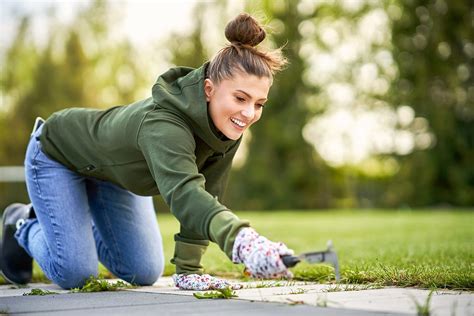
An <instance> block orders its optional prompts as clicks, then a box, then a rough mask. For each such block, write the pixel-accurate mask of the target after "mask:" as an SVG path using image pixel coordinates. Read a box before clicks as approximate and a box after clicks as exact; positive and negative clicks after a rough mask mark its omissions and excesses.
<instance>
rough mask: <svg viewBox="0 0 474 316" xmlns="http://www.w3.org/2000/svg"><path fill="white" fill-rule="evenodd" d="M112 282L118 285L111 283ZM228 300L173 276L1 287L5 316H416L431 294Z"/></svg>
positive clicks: (344, 292)
mask: <svg viewBox="0 0 474 316" xmlns="http://www.w3.org/2000/svg"><path fill="white" fill-rule="evenodd" d="M112 282H113V281H112ZM32 288H41V289H44V290H49V291H55V292H58V294H55V295H46V296H23V293H27V292H30V291H31V289H32ZM236 293H237V295H238V297H237V298H234V299H229V300H222V299H208V300H198V299H196V298H194V297H193V295H192V294H193V292H192V291H181V290H179V289H177V288H175V287H174V285H173V281H172V280H171V278H170V277H164V278H162V279H160V280H159V281H158V282H157V283H155V284H154V285H153V286H147V287H139V288H136V289H127V290H125V291H119V292H98V293H69V291H65V290H62V289H60V288H59V287H58V286H56V285H53V284H41V283H33V284H30V285H29V286H28V287H27V288H17V287H13V286H11V285H3V286H0V314H1V313H2V312H3V313H8V314H14V315H23V314H25V315H26V314H28V315H46V314H47V315H83V314H87V315H99V314H100V315H103V314H104V313H110V314H113V315H125V314H130V313H133V314H139V315H148V314H150V315H151V314H153V315H156V314H157V313H158V314H160V315H171V314H173V315H175V314H183V315H209V314H211V313H217V314H219V315H221V314H224V315H242V314H248V315H289V314H296V315H354V316H355V315H416V303H415V301H417V302H419V303H420V304H424V303H425V301H426V298H427V296H428V294H429V291H427V290H419V289H412V288H406V289H405V288H382V289H370V288H367V286H356V285H326V284H317V283H308V282H294V281H278V282H276V281H258V282H248V283H244V288H243V289H241V290H238V291H236ZM429 306H430V310H431V315H458V316H460V315H469V316H473V315H474V294H473V293H470V292H456V291H437V292H434V293H433V296H432V299H431V303H430V305H429Z"/></svg>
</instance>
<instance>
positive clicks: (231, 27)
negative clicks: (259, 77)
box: [225, 13, 266, 47]
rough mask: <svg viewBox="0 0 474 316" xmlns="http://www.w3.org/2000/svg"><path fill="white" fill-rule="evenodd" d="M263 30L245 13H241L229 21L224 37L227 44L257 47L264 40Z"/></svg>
mask: <svg viewBox="0 0 474 316" xmlns="http://www.w3.org/2000/svg"><path fill="white" fill-rule="evenodd" d="M265 36H266V34H265V30H264V29H263V28H262V27H261V26H260V24H259V23H258V22H257V21H256V20H255V19H254V18H253V17H251V16H250V15H248V14H247V13H241V14H239V15H238V16H237V17H235V19H233V20H232V21H230V22H229V23H228V24H227V26H226V28H225V37H226V38H227V39H228V40H229V42H231V43H234V42H237V43H240V44H244V45H249V46H252V47H253V46H257V45H258V44H259V43H260V42H262V41H263V40H264V39H265Z"/></svg>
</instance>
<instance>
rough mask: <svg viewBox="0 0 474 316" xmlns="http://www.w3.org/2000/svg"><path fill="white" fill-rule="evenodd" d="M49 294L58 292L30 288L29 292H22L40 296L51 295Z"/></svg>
mask: <svg viewBox="0 0 474 316" xmlns="http://www.w3.org/2000/svg"><path fill="white" fill-rule="evenodd" d="M51 294H58V292H53V291H48V290H42V289H31V291H30V292H28V293H23V296H28V295H41V296H43V295H51Z"/></svg>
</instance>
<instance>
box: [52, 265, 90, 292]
mask: <svg viewBox="0 0 474 316" xmlns="http://www.w3.org/2000/svg"><path fill="white" fill-rule="evenodd" d="M57 272H58V273H56V274H55V276H53V277H52V280H51V281H53V282H54V283H56V284H57V285H59V286H60V287H62V288H63V289H72V288H78V287H82V286H84V284H85V282H86V281H87V279H89V277H91V276H93V277H97V276H98V274H99V273H98V265H95V266H92V265H89V266H87V265H81V264H69V265H67V266H66V267H62V268H60V269H59V271H57Z"/></svg>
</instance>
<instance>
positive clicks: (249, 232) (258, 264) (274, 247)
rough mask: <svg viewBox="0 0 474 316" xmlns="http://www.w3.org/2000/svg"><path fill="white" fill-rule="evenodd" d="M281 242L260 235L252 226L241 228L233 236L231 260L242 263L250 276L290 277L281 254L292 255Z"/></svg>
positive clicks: (291, 251) (291, 275)
mask: <svg viewBox="0 0 474 316" xmlns="http://www.w3.org/2000/svg"><path fill="white" fill-rule="evenodd" d="M293 254H294V252H293V250H291V249H288V247H286V245H285V244H283V243H281V242H272V241H270V240H268V239H267V238H265V237H263V236H260V235H259V234H258V233H257V232H256V231H255V230H254V229H253V228H250V227H246V228H242V229H241V230H240V231H239V233H238V234H237V237H236V238H235V242H234V246H233V248H232V261H233V262H234V263H243V264H244V265H245V267H246V269H247V271H248V272H249V273H250V275H251V276H252V277H257V278H273V279H275V278H292V277H293V274H292V273H291V272H290V271H288V268H287V267H286V266H285V264H284V263H283V261H282V260H281V256H284V255H293Z"/></svg>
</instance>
